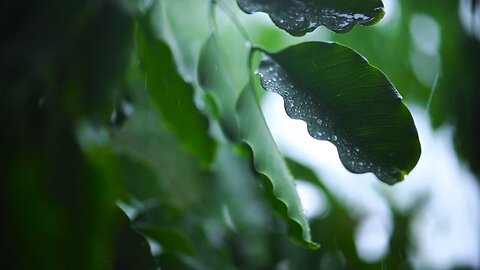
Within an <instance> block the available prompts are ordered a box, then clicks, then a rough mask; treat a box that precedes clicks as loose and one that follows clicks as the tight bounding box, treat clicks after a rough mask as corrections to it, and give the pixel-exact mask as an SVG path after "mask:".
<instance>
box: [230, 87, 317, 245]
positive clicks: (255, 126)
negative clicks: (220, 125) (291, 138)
mask: <svg viewBox="0 0 480 270" xmlns="http://www.w3.org/2000/svg"><path fill="white" fill-rule="evenodd" d="M237 113H238V114H237V117H238V123H239V127H240V133H241V136H242V139H243V140H244V141H245V142H246V143H247V144H248V145H249V146H250V147H251V149H252V152H253V156H254V164H255V169H256V170H257V171H258V172H259V173H261V174H263V175H264V176H266V178H267V181H266V183H267V185H268V186H269V188H270V190H271V192H272V193H273V196H274V198H273V201H274V204H275V208H276V210H277V211H278V212H279V214H280V215H281V216H282V217H283V218H285V219H286V220H287V222H288V225H289V233H290V235H291V236H292V237H293V239H294V240H296V241H297V242H299V243H300V244H302V245H305V246H307V247H309V248H312V249H315V248H318V247H319V245H318V244H316V243H314V242H312V240H311V236H310V227H309V224H308V221H307V219H306V217H305V215H304V213H303V210H302V206H301V205H300V200H299V198H298V194H297V191H296V189H295V182H294V180H293V177H292V176H291V174H290V172H289V170H288V167H287V165H286V163H285V160H284V159H283V156H282V155H281V153H280V152H279V150H278V148H277V146H276V144H275V142H274V140H273V138H272V135H271V134H270V131H269V129H268V127H267V124H266V122H265V119H264V118H263V115H262V111H261V109H260V106H259V104H258V100H257V98H256V96H255V92H254V90H253V88H251V87H250V85H249V86H247V87H246V88H245V89H244V90H243V92H242V94H241V95H240V97H239V99H238V103H237Z"/></svg>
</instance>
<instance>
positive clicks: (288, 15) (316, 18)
mask: <svg viewBox="0 0 480 270" xmlns="http://www.w3.org/2000/svg"><path fill="white" fill-rule="evenodd" d="M237 3H238V5H239V7H240V8H241V9H242V10H243V11H244V12H246V13H249V14H251V13H254V12H265V13H267V14H268V15H269V16H270V18H271V19H272V21H273V23H275V25H276V26H278V27H280V28H282V29H283V30H285V31H287V32H288V33H290V34H291V35H294V36H303V35H305V34H306V33H308V32H312V31H313V30H315V29H316V28H317V27H319V26H320V25H324V26H326V27H327V28H329V29H330V30H333V31H335V32H348V31H350V30H351V29H352V28H353V26H355V25H356V24H362V25H372V24H374V23H376V22H378V21H379V20H380V19H381V18H382V17H383V14H384V11H383V3H382V1H381V0H361V1H354V0H237Z"/></svg>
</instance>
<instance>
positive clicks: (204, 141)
mask: <svg viewBox="0 0 480 270" xmlns="http://www.w3.org/2000/svg"><path fill="white" fill-rule="evenodd" d="M146 33H148V30H145V29H144V30H140V31H138V35H137V42H138V46H139V50H140V58H141V60H142V64H143V65H144V70H143V72H144V78H145V85H146V86H145V87H146V91H147V92H148V94H149V95H150V97H151V99H152V100H153V103H154V104H155V106H156V107H157V108H158V109H159V110H160V112H161V114H162V117H163V119H164V121H165V122H166V125H167V126H168V127H169V128H171V129H172V130H173V131H174V132H175V134H176V135H177V136H178V137H179V138H180V141H181V142H182V143H183V145H184V146H185V147H186V148H187V150H188V151H190V152H192V153H193V154H195V155H196V156H197V157H198V158H199V159H200V160H201V161H202V162H204V163H205V164H209V163H210V162H211V161H212V159H213V155H214V151H215V143H214V142H213V140H212V139H211V138H210V137H209V135H208V122H207V119H206V118H205V117H204V116H202V115H201V114H200V112H199V110H198V109H197V107H196V106H195V103H194V100H193V94H194V92H193V89H192V87H191V85H189V84H187V83H186V82H185V81H184V80H183V79H182V78H181V77H180V76H179V74H178V72H177V70H176V68H175V63H174V62H173V58H172V54H171V52H170V49H169V48H168V47H167V45H165V44H164V43H163V42H162V41H161V40H158V39H155V38H153V37H151V35H147V34H146Z"/></svg>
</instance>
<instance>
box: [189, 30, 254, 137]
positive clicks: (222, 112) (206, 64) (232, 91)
mask: <svg viewBox="0 0 480 270" xmlns="http://www.w3.org/2000/svg"><path fill="white" fill-rule="evenodd" d="M220 46H221V45H220V44H219V42H218V40H217V37H216V35H215V34H212V35H210V37H209V38H208V40H207V41H206V42H205V44H204V45H203V47H202V50H201V52H200V60H199V63H198V81H199V84H200V86H201V87H202V89H203V90H204V91H206V92H207V93H208V94H209V95H210V96H211V98H212V99H213V100H214V101H215V104H217V106H216V108H217V109H218V111H219V116H220V119H219V120H220V124H221V126H222V128H223V130H224V132H225V133H226V135H227V136H228V137H229V138H231V139H232V140H238V134H239V132H238V126H237V122H236V118H235V114H236V112H235V103H236V101H237V99H238V96H239V94H240V90H239V89H241V88H242V86H239V85H237V84H236V83H235V81H234V79H233V77H232V75H231V73H230V70H229V69H228V67H227V64H226V63H225V61H226V60H225V58H224V57H223V55H222V53H221V47H220ZM246 67H247V65H245V68H246Z"/></svg>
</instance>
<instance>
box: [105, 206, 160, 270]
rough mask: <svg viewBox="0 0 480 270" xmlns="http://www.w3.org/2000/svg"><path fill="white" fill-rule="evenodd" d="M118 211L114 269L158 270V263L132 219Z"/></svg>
mask: <svg viewBox="0 0 480 270" xmlns="http://www.w3.org/2000/svg"><path fill="white" fill-rule="evenodd" d="M117 211H118V219H119V222H118V228H117V232H116V236H115V253H114V263H113V269H122V270H127V269H132V270H133V269H143V270H146V269H156V262H155V259H154V258H153V256H152V254H151V253H150V247H149V245H148V242H147V240H146V239H145V237H144V236H143V235H141V234H140V233H138V232H137V231H135V229H134V228H133V227H132V224H131V222H130V219H129V218H128V216H127V215H126V214H125V213H123V211H121V210H117Z"/></svg>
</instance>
